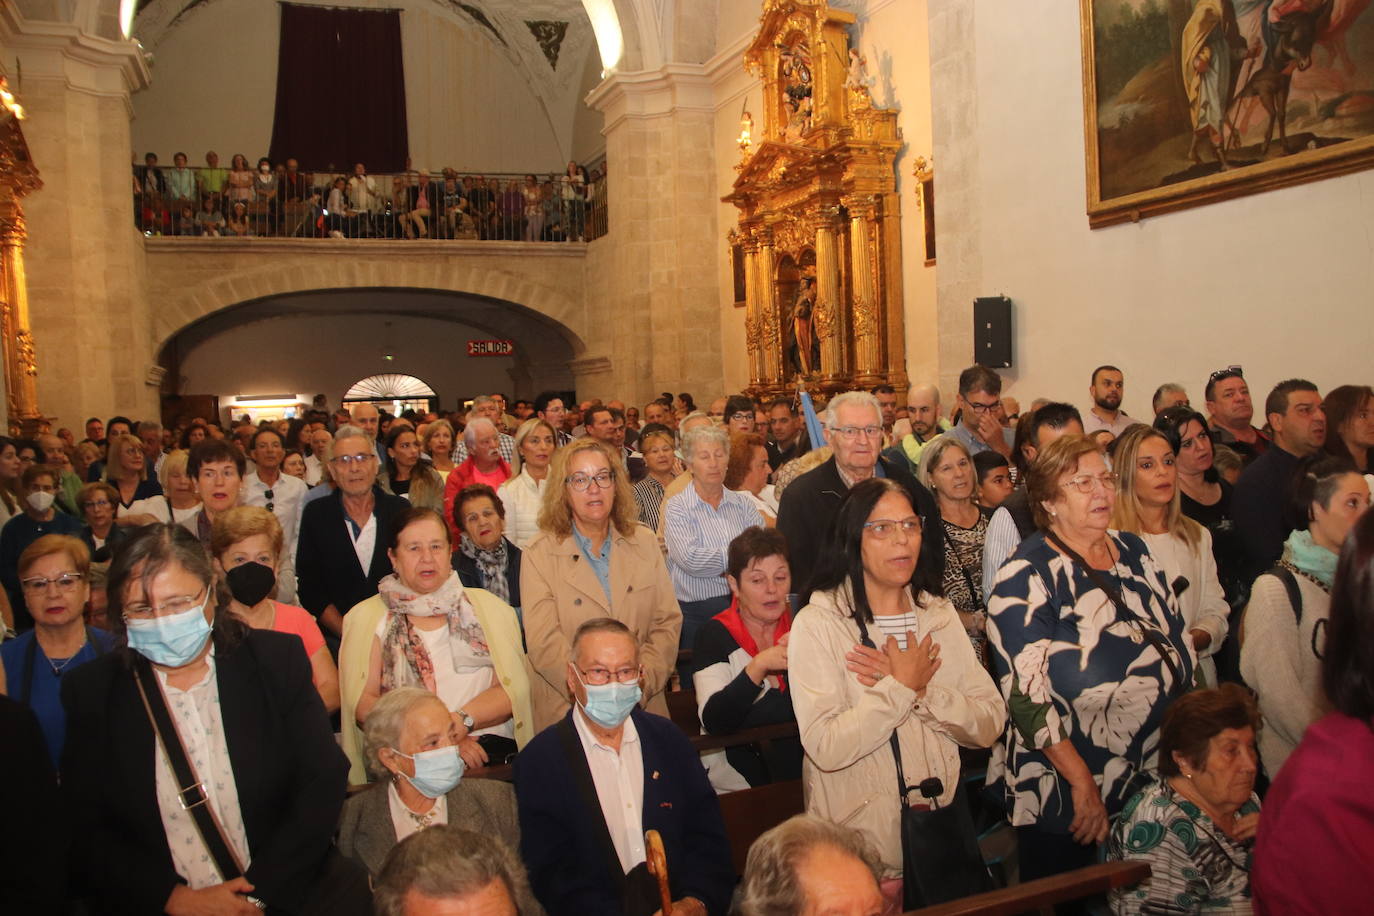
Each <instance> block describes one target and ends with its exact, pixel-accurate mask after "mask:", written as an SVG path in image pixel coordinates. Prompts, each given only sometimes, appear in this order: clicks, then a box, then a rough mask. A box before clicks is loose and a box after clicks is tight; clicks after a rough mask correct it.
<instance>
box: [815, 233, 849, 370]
mask: <svg viewBox="0 0 1374 916" xmlns="http://www.w3.org/2000/svg"><path fill="white" fill-rule="evenodd" d="M812 228H813V229H814V230H815V233H816V309H815V312H814V313H813V314H814V319H813V321H812V325H813V326H814V328H815V331H816V338H817V339H818V340H819V341H820V342H821V376H822V377H823V378H826V379H837V378H840V377H841V376H842V375H843V374H844V371H845V365H844V339H845V320H844V303H843V299H842V298H841V296H840V251H839V246H838V244H837V243H836V240H835V208H834V207H826V208H824V209H821V210H820V211H818V212H817V214H816V216H815V217H814V218H813V220H812Z"/></svg>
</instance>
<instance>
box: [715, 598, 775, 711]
mask: <svg viewBox="0 0 1374 916" xmlns="http://www.w3.org/2000/svg"><path fill="white" fill-rule="evenodd" d="M712 619H713V620H718V621H720V625H721V626H723V627H725V629H726V631H728V632H729V634H730V635H731V636H733V637H734V638H735V642H737V643H739V647H740V648H741V649H743V650H744V651H745V652H748V653H749V657H750V658H753V657H754V656H755V655H758V654H759V646H758V643H756V642H754V637H753V636H751V635H749V628H748V627H746V626H745V625H744V618H742V617H740V615H739V598H735V599H734V600H733V601H731V602H730V606H729V607H728V608H726V609H725V610H723V611H721V612H720V613H719V614H717V615H716V616H715V617H714V618H712ZM790 629H792V612H791V611H788V610H784V611H783V612H782V616H781V617H779V618H778V623H777V626H775V627H774V628H773V645H775V646H776V645H777V644H778V640H779V639H782V637H783V635H784V634H785V633H787V631H788V630H790ZM773 676H774V677H776V678H777V679H778V690H782V691H785V690H787V677H786V675H782V674H776V675H773Z"/></svg>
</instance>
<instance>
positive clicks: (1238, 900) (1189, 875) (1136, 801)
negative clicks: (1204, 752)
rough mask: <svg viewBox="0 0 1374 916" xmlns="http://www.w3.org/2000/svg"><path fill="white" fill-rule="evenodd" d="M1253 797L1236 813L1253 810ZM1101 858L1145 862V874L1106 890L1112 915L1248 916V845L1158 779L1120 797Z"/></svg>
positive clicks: (1256, 804)
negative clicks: (1125, 799)
mask: <svg viewBox="0 0 1374 916" xmlns="http://www.w3.org/2000/svg"><path fill="white" fill-rule="evenodd" d="M1259 809H1260V805H1259V798H1258V797H1257V796H1255V795H1253V794H1252V795H1251V796H1250V800H1249V801H1248V802H1246V803H1245V804H1244V805H1242V806H1241V809H1240V811H1238V812H1237V816H1238V817H1244V816H1245V815H1247V814H1253V813H1254V812H1256V811H1259ZM1107 843H1108V846H1107V850H1108V852H1107V855H1108V858H1110V859H1114V860H1122V859H1138V860H1141V861H1144V862H1148V863H1149V864H1150V877H1149V878H1147V879H1146V880H1144V881H1142V882H1140V883H1139V884H1137V885H1136V886H1135V887H1126V888H1118V889H1117V890H1114V891H1112V893H1111V904H1112V912H1113V913H1115V914H1118V916H1135V914H1138V913H1139V914H1154V913H1161V914H1162V913H1208V914H1218V916H1249V914H1250V913H1251V912H1253V909H1252V907H1251V902H1250V853H1251V849H1250V847H1249V846H1248V845H1245V844H1241V843H1238V842H1236V841H1235V840H1233V839H1231V837H1229V836H1227V835H1226V833H1225V832H1224V831H1222V830H1221V829H1220V828H1219V827H1217V825H1216V824H1215V823H1213V821H1212V819H1211V818H1209V817H1208V816H1207V815H1206V814H1205V813H1203V811H1202V810H1201V809H1200V808H1198V806H1197V805H1195V804H1193V803H1192V802H1190V801H1188V800H1187V799H1186V798H1183V797H1182V796H1180V795H1178V794H1177V793H1175V792H1174V790H1173V789H1172V788H1171V787H1170V786H1169V784H1168V783H1167V782H1165V781H1163V780H1160V781H1158V782H1155V783H1153V784H1152V785H1149V786H1147V787H1146V788H1145V789H1143V790H1142V791H1141V792H1139V793H1137V794H1136V795H1135V796H1134V797H1133V798H1132V799H1131V800H1130V801H1128V802H1126V807H1125V809H1124V810H1123V811H1122V812H1121V817H1120V818H1118V819H1117V822H1116V826H1115V827H1114V828H1113V829H1112V834H1111V837H1110V838H1109V839H1108V841H1107Z"/></svg>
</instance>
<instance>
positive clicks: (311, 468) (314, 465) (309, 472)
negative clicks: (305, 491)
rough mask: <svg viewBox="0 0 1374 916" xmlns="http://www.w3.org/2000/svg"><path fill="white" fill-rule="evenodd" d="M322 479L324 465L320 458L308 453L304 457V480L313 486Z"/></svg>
mask: <svg viewBox="0 0 1374 916" xmlns="http://www.w3.org/2000/svg"><path fill="white" fill-rule="evenodd" d="M323 479H324V465H323V464H322V463H321V462H320V459H318V458H316V457H315V456H314V455H309V456H307V457H306V459H305V482H306V483H307V484H308V485H310V486H312V487H313V486H315V485H316V484H318V483H319V482H320V481H321V480H323Z"/></svg>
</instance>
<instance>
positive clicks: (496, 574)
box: [458, 533, 510, 604]
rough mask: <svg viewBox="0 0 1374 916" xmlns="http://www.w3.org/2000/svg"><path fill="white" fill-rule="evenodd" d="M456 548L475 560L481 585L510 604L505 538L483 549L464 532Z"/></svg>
mask: <svg viewBox="0 0 1374 916" xmlns="http://www.w3.org/2000/svg"><path fill="white" fill-rule="evenodd" d="M458 549H459V550H461V551H462V552H463V556H465V557H467V558H468V559H469V560H474V561H476V563H477V571H478V572H480V573H481V574H482V587H483V588H485V589H486V590H487V591H489V592H491V593H492V594H493V595H495V596H496V597H498V598H500V599H501V600H502V601H504V602H506V604H510V584H509V583H508V582H506V559H507V557H506V539H505V538H501V540H499V541H497V542H496V547H495V548H494V549H492V550H483V549H482V548H480V547H478V546H477V544H476V543H475V542H474V541H473V540H472V538H470V537H468V536H467V534H466V533H464V534H463V535H462V538H461V540H459V542H458Z"/></svg>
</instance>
